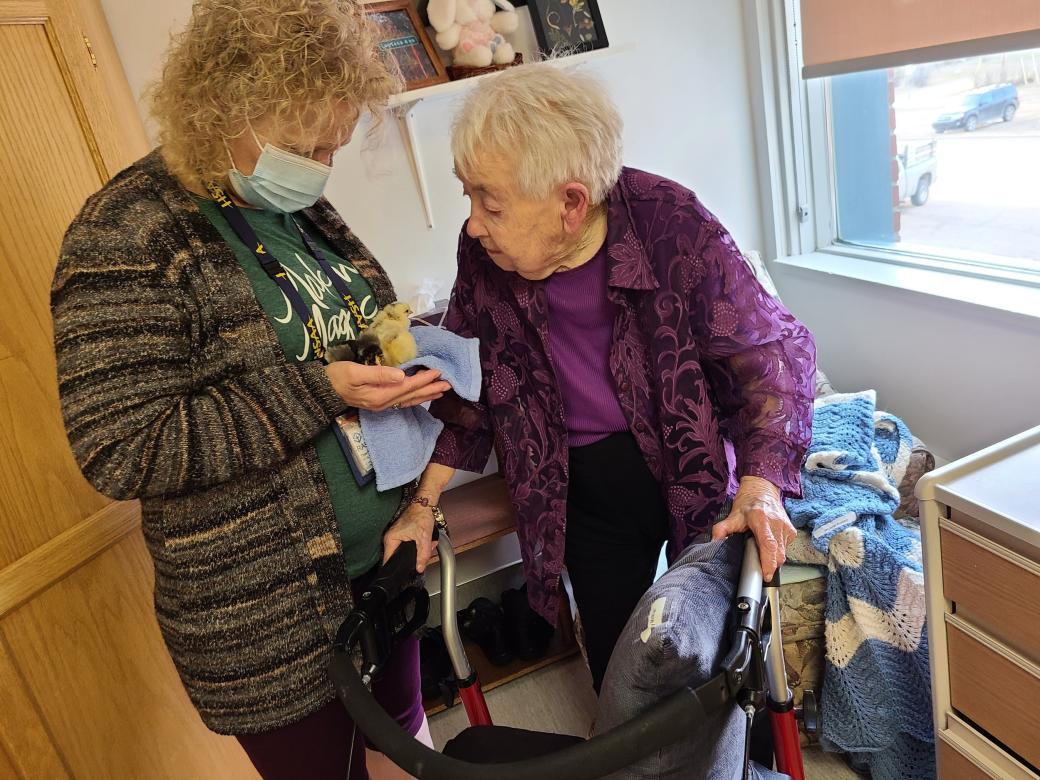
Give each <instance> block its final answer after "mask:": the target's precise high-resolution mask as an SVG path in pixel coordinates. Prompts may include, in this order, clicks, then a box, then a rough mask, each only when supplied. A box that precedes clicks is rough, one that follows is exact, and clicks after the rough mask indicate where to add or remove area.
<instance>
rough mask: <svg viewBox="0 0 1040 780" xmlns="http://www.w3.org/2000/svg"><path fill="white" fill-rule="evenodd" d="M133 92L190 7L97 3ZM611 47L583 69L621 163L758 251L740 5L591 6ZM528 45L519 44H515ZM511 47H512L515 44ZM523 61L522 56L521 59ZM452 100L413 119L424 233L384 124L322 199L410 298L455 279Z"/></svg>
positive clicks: (345, 158)
mask: <svg viewBox="0 0 1040 780" xmlns="http://www.w3.org/2000/svg"><path fill="white" fill-rule="evenodd" d="M102 5H103V6H104V9H105V13H106V15H107V17H108V20H109V24H110V26H111V29H112V34H113V37H114V39H115V42H116V46H117V48H118V50H119V54H120V57H121V59H122V61H123V65H124V68H125V70H126V73H127V77H128V78H129V80H130V85H131V87H132V88H133V90H134V93H135V94H136V95H138V96H140V95H141V93H142V90H143V88H144V87H145V86H146V85H147V83H148V82H150V81H151V80H152V79H154V78H156V77H157V75H158V72H159V66H160V62H161V59H162V53H163V51H164V50H165V48H166V44H167V42H168V39H169V36H170V34H171V32H172V31H174V30H176V29H178V28H179V27H180V26H181V25H183V24H184V22H185V20H186V19H187V18H188V14H189V12H190V7H191V3H190V0H102ZM600 7H601V9H602V12H603V18H604V24H605V27H606V30H607V35H608V37H609V39H610V42H611V44H614V45H620V44H634V45H635V47H636V48H635V49H634V50H633V51H630V52H626V53H621V54H618V55H617V56H616V57H611V58H608V59H605V60H603V61H602V62H597V63H592V64H589V65H587V66H586V67H588V68H590V69H591V70H592V71H593V72H595V73H597V74H598V75H599V76H600V77H601V78H602V80H603V81H604V83H605V84H606V85H607V87H608V88H609V90H610V93H611V95H612V96H613V98H614V100H615V101H616V103H617V104H618V107H619V108H620V110H621V112H622V115H623V116H624V118H625V122H626V133H625V143H626V150H627V153H626V161H627V164H629V165H632V166H635V167H640V168H645V169H648V170H652V171H654V172H656V173H660V174H662V175H665V176H669V177H671V178H674V179H676V180H678V181H680V182H682V183H683V184H685V185H687V186H689V187H691V188H692V189H694V190H695V191H696V192H697V193H698V195H700V197H701V199H702V200H703V201H704V203H705V204H706V205H707V207H708V208H709V209H711V210H712V211H714V212H715V214H716V215H717V216H718V217H719V218H720V219H721V220H722V221H723V223H724V224H725V225H726V226H727V227H728V228H729V229H730V230H731V232H732V233H733V234H734V236H735V238H736V240H737V241H738V243H740V244H741V245H742V246H745V247H747V248H756V247H760V246H761V238H762V234H761V213H760V209H759V204H758V200H757V182H756V179H755V159H754V146H753V138H752V128H751V114H750V111H749V97H748V86H747V70H746V66H745V59H744V40H743V32H742V26H741V25H742V20H741V10H740V3H737V2H731V1H727V2H718V0H654V1H653V2H646V0H644V1H643V2H638V3H637V2H631V0H600ZM529 38H530V36H521V39H520V42H523V41H524V40H529ZM519 48H521V49H523V48H524V47H523V46H520V47H519ZM525 55H526V51H525ZM453 105H455V104H454V101H453V99H442V100H438V101H427V102H426V103H424V104H422V105H420V106H419V107H418V108H417V109H416V118H417V126H418V132H419V135H420V147H421V149H420V152H421V155H422V157H423V162H424V165H425V167H426V171H427V176H428V184H429V190H430V196H431V198H432V200H433V213H434V219H435V224H436V227H435V229H433V230H428V229H427V228H426V224H425V221H424V216H423V212H422V207H421V202H420V200H419V196H418V194H417V191H416V189H415V186H414V185H413V183H412V173H411V169H410V168H409V165H408V158H407V155H406V152H405V149H404V146H403V145H402V143H401V139H400V136H399V135H398V132H397V129H396V125H395V124H394V123H393V122H392V121H391V122H387V123H386V124H385V132H384V135H383V139H382V144H381V146H380V147H379V148H378V149H377V150H376V151H374V152H370V153H362V151H361V144H360V142H359V141H360V138H361V137H362V135H363V132H361V130H363V128H359V132H358V133H356V134H355V138H356V139H358V140H356V141H355V142H354V143H353V144H351V146H350V147H348V148H347V149H344V150H343V151H341V152H340V154H339V155H338V157H337V160H336V165H335V171H334V173H333V178H332V181H331V182H330V185H329V191H328V195H329V197H330V199H331V200H332V202H333V204H334V205H335V206H336V207H337V208H338V209H339V211H340V212H341V213H342V215H343V216H344V218H345V219H346V221H347V223H348V224H349V225H350V226H351V227H352V228H353V229H354V231H355V232H356V233H357V234H358V235H359V236H360V237H361V238H362V240H363V241H365V243H366V244H367V245H368V246H369V248H370V249H371V250H372V251H373V252H374V253H375V255H376V256H377V257H378V258H379V259H380V261H381V262H382V263H383V264H384V265H385V266H386V268H387V270H388V271H389V273H390V275H391V277H392V278H393V280H394V282H395V284H396V286H397V288H398V294H399V295H401V296H402V297H406V298H410V297H411V295H412V294H413V292H414V290H415V287H416V286H417V285H418V284H419V283H420V282H421V281H422V279H423V278H426V277H432V278H435V279H437V280H438V281H440V282H442V283H443V285H444V289H443V292H447V289H448V287H449V286H450V283H451V281H452V280H453V279H454V276H455V248H456V243H457V240H458V232H459V228H460V226H461V225H462V222H463V220H464V219H465V218H466V215H467V208H468V207H467V202H466V200H465V199H464V198H463V197H462V189H461V186H460V185H459V184H458V182H457V181H456V180H455V178H454V176H453V175H452V173H451V169H452V160H451V155H450V151H449V128H450V121H451V115H452V110H453Z"/></svg>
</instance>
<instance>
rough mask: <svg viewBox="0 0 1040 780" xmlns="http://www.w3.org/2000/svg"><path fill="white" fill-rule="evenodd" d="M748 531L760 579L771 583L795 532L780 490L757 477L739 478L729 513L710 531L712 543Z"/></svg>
mask: <svg viewBox="0 0 1040 780" xmlns="http://www.w3.org/2000/svg"><path fill="white" fill-rule="evenodd" d="M747 530H750V531H751V533H753V534H754V535H755V541H756V542H757V543H758V556H759V559H760V560H761V563H762V577H763V578H764V579H765V580H766V581H769V580H771V579H773V575H774V574H775V573H776V570H777V569H778V568H780V567H781V566H783V564H784V561H785V560H786V559H787V545H788V544H790V543H791V542H792V541H793V540H794V537H795V535H796V534H797V532H796V531H795V528H794V526H793V525H791V520H790V519H789V518H788V517H787V510H785V509H784V502H783V500H782V499H781V496H780V489H779V488H777V487H776V485H774V484H773V483H772V482H770V481H769V480H766V479H762V478H761V477H743V478H741V480H740V488H739V489H738V490H737V495H736V496H735V497H734V498H733V509H732V511H731V512H730V513H729V515H728V516H727V517H726V519H725V520H722V521H721V522H719V523H716V524H715V526H714V527H713V528H712V529H711V538H712V539H724V538H726V537H727V536H729V535H731V534H736V533H741V532H742V531H747Z"/></svg>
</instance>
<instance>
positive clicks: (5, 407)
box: [0, 9, 106, 567]
mask: <svg viewBox="0 0 1040 780" xmlns="http://www.w3.org/2000/svg"><path fill="white" fill-rule="evenodd" d="M0 10H3V9H0ZM54 45H55V34H54V26H53V24H52V22H51V21H50V20H46V21H45V22H43V23H41V22H35V23H21V24H11V23H4V20H3V19H2V18H0V49H2V50H3V51H4V65H3V67H2V68H0V178H2V180H3V186H2V187H0V278H3V279H4V311H3V316H2V317H0V344H2V345H3V346H2V350H3V352H4V353H6V354H7V355H8V357H7V358H6V359H4V360H0V429H2V430H3V432H4V433H3V436H2V437H0V505H2V506H3V513H4V522H3V523H0V567H3V566H6V565H8V564H10V563H12V562H13V561H15V560H16V559H17V558H19V557H21V556H22V555H25V554H26V553H28V552H30V551H31V550H33V549H34V548H35V547H38V546H39V545H41V544H43V543H45V542H46V541H48V540H49V539H50V538H51V537H53V536H55V535H56V534H58V533H60V532H61V531H63V530H65V529H66V528H68V527H70V526H72V525H74V524H75V523H77V522H79V521H80V520H82V519H83V518H85V517H87V516H89V515H90V514H92V513H93V512H95V511H97V509H99V508H100V507H101V506H102V505H103V504H104V503H106V499H103V498H101V497H100V496H98V495H97V494H96V493H95V492H94V490H93V489H92V488H91V487H90V486H89V485H87V483H86V482H85V481H84V479H83V478H82V476H80V474H79V471H78V469H77V468H76V465H75V463H74V462H73V459H72V455H71V453H70V452H69V447H68V443H67V442H66V440H65V433H64V430H63V428H62V424H61V417H60V413H59V406H58V394H57V386H56V383H55V367H54V358H53V346H52V333H51V321H50V306H49V292H50V283H51V277H52V275H53V272H54V264H55V262H56V260H57V256H58V248H59V246H60V243H61V238H62V235H63V233H64V230H65V227H66V226H67V225H68V223H69V222H70V221H71V219H72V217H73V216H75V214H76V212H77V211H78V210H79V208H80V207H81V206H82V205H83V201H84V200H85V199H86V197H87V196H88V195H89V194H90V193H92V192H93V191H95V190H96V189H98V187H100V185H101V183H102V182H103V181H104V178H103V171H102V170H99V169H98V166H97V163H98V161H97V160H96V159H95V155H94V153H93V152H92V149H91V146H92V142H91V141H90V140H89V138H88V136H86V135H84V133H83V127H82V120H81V116H80V111H79V109H78V108H77V104H78V102H79V101H78V98H75V97H74V96H73V95H72V94H70V92H69V89H68V87H69V82H68V68H67V65H66V63H65V58H64V57H63V56H62V53H61V52H60V51H57V50H56V49H55V47H54Z"/></svg>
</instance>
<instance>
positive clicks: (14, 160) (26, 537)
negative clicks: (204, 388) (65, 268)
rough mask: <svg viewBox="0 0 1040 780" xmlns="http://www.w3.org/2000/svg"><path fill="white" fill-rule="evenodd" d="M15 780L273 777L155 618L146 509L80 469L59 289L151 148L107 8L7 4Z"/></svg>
mask: <svg viewBox="0 0 1040 780" xmlns="http://www.w3.org/2000/svg"><path fill="white" fill-rule="evenodd" d="M0 51H2V52H3V57H2V60H0V280H2V281H0V284H2V290H3V295H2V298H0V300H2V305H0V724H2V725H0V778H6V777H22V778H31V779H32V780H37V778H51V777H76V778H112V777H120V778H167V777H168V778H196V777H199V778H202V777H221V778H224V777H236V776H237V777H255V773H254V772H253V771H252V768H251V767H250V765H249V763H248V761H247V760H246V758H245V755H244V753H243V752H242V751H241V749H240V748H239V746H238V744H237V743H236V742H235V741H234V740H233V739H230V738H225V737H218V736H216V735H214V734H212V733H210V732H209V731H207V730H206V728H205V727H204V726H203V725H202V722H201V721H200V720H199V717H198V714H197V713H196V712H195V710H194V709H193V708H192V706H191V704H190V703H189V702H188V699H187V696H186V695H185V693H184V691H183V688H182V687H181V684H180V681H179V679H178V678H177V674H176V672H175V670H174V667H173V664H172V662H171V661H170V658H169V656H168V654H167V653H166V649H165V647H164V645H163V643H162V640H161V638H160V635H159V630H158V626H157V625H156V622H155V616H154V614H153V612H152V577H153V573H152V566H151V561H150V559H149V557H148V555H147V552H146V551H145V548H144V543H143V539H142V538H141V533H140V513H139V510H138V507H137V505H136V503H114V502H112V501H110V500H109V499H107V498H105V497H103V496H101V495H99V494H97V493H96V492H95V491H94V490H93V489H92V488H91V487H90V485H88V484H87V482H86V481H85V480H84V479H83V477H82V476H81V475H80V473H79V471H78V469H77V467H76V464H75V462H74V461H73V459H72V456H71V453H70V451H69V447H68V443H67V441H66V439H65V433H64V428H63V426H62V421H61V415H60V410H59V405H58V393H57V384H56V378H55V365H54V354H53V347H52V331H51V319H50V306H49V293H50V286H51V277H52V274H53V272H54V266H55V262H56V260H57V256H58V251H59V246H60V243H61V239H62V236H63V234H64V231H65V228H66V227H67V225H68V223H69V222H70V221H71V219H72V218H73V216H75V214H76V212H77V211H79V209H80V207H81V206H82V205H83V202H84V200H85V199H86V198H87V197H88V196H89V195H90V194H91V193H93V192H95V191H96V190H98V189H99V188H100V187H101V186H102V184H104V182H106V181H107V180H108V179H109V178H111V177H112V176H113V175H114V174H115V173H117V172H118V171H119V170H120V169H122V168H123V167H125V166H126V165H128V164H129V163H131V162H133V161H134V160H135V159H137V158H139V157H141V156H142V155H143V154H144V153H145V152H146V151H147V149H148V144H147V141H146V139H145V134H144V131H143V128H142V125H141V121H140V118H139V115H138V111H137V107H136V105H135V103H134V101H133V98H132V96H131V94H130V89H129V87H128V86H127V83H126V78H125V76H124V74H123V71H122V68H121V66H120V63H119V60H118V58H117V57H116V53H115V48H114V46H113V44H112V41H111V38H110V36H109V33H108V30H107V27H106V24H105V19H104V15H103V13H102V11H101V8H100V5H99V4H98V0H0Z"/></svg>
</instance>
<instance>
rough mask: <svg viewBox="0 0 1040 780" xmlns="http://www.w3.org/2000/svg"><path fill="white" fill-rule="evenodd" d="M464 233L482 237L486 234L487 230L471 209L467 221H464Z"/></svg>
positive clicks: (473, 236) (478, 237)
mask: <svg viewBox="0 0 1040 780" xmlns="http://www.w3.org/2000/svg"><path fill="white" fill-rule="evenodd" d="M466 235H467V236H469V237H470V238H477V239H480V238H484V237H485V236H486V235H487V230H485V229H484V223H483V222H481V221H480V220H479V219H478V218H477V217H476V215H475V214H474V213H473V212H472V211H471V212H470V215H469V221H467V222H466Z"/></svg>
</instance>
